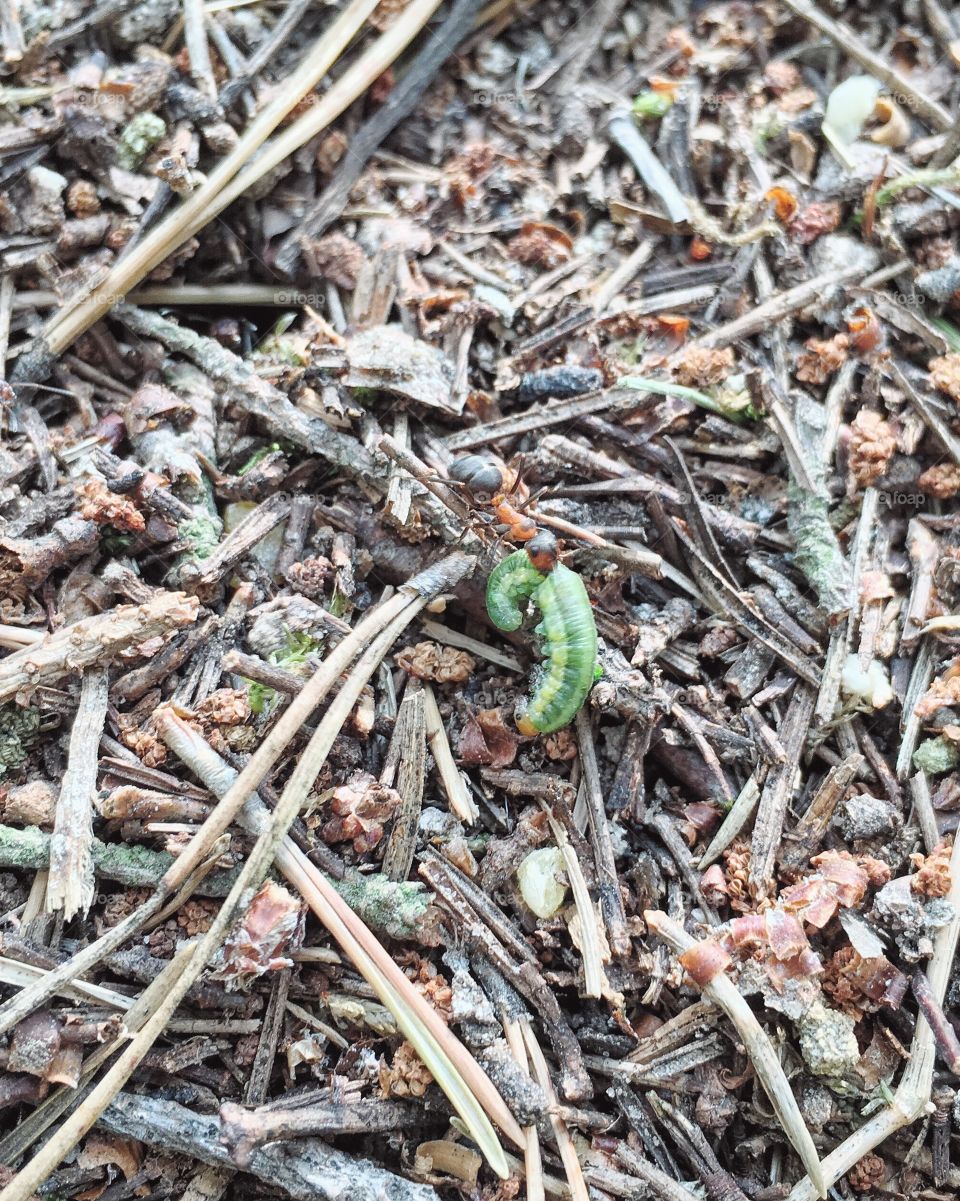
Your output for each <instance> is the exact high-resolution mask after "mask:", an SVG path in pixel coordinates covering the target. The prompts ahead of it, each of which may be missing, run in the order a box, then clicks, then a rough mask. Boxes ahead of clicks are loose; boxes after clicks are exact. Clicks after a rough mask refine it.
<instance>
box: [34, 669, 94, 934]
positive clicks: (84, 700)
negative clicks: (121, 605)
mask: <svg viewBox="0 0 960 1201" xmlns="http://www.w3.org/2000/svg"><path fill="white" fill-rule="evenodd" d="M108 687H109V678H108V675H107V669H106V668H105V667H91V668H90V670H89V671H86V672H84V674H83V680H82V682H81V685H80V703H79V705H78V707H77V715H76V717H75V718H74V721H73V728H72V729H71V731H70V750H69V753H68V757H67V770H66V771H65V772H64V773H63V782H62V784H61V786H60V798H59V800H58V802H57V814H56V820H55V823H54V827H53V837H52V838H51V839H50V869H49V871H50V878H49V880H48V881H47V912H48V913H56V912H57V911H58V910H62V911H63V917H64V921H70V919H71V918H72V917H73V915H74V914H75V913H77V912H78V911H79V910H83V912H84V913H86V911H87V910H88V909H89V908H90V902H91V901H92V900H93V883H94V880H93V856H92V855H91V853H90V844H91V842H92V840H93V812H92V808H91V802H92V800H93V796H94V793H95V791H96V787H97V762H98V760H99V757H100V737H101V735H102V734H103V724H104V722H105V721H106V719H107V700H108Z"/></svg>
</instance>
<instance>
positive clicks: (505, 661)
mask: <svg viewBox="0 0 960 1201" xmlns="http://www.w3.org/2000/svg"><path fill="white" fill-rule="evenodd" d="M420 628H421V629H422V630H423V632H424V633H425V634H426V636H427V637H428V638H432V639H433V640H434V642H440V643H442V644H443V645H444V646H455V647H458V648H459V649H460V650H462V651H469V652H470V654H471V655H476V656H477V658H478V659H486V661H487V662H488V663H495V664H496V665H497V666H498V667H505V668H506V669H507V671H516V672H521V671H523V664H522V663H521V662H520V660H519V659H517V658H515V657H514V656H513V655H505V654H504V653H503V651H500V650H498V649H497V648H496V647H495V646H489V645H488V644H487V643H486V642H481V641H480V640H479V639H477V638H471V637H470V636H469V634H461V633H460V631H459V630H452V629H450V627H449V626H445V625H444V624H443V623H442V622H439V621H433V620H431V619H430V618H426V617H425V618H424V619H423V620H422V621H421V622H420Z"/></svg>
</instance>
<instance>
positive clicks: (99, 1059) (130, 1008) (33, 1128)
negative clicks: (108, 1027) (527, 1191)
mask: <svg viewBox="0 0 960 1201" xmlns="http://www.w3.org/2000/svg"><path fill="white" fill-rule="evenodd" d="M169 985H170V976H168V975H167V973H166V971H163V972H161V973H160V975H159V976H157V977H156V978H155V979H154V980H152V981H151V982H150V984H148V985H147V987H146V988H145V989H144V990H143V992H142V993H141V994H140V996H139V997H137V998H136V1000H131V998H130V997H121V998H120V1000H121V1001H122V1003H123V1006H124V1007H127V1009H126V1013H125V1014H124V1017H123V1033H124V1036H132V1035H134V1034H136V1033H137V1032H138V1031H139V1030H140V1029H141V1028H142V1026H143V1024H144V1022H145V1021H146V1020H147V1019H148V1018H149V1017H150V1015H151V1014H152V1013H153V1011H154V1010H155V1009H156V1007H157V1005H158V1004H159V1003H160V1001H161V1000H163V997H164V996H165V994H166V991H167V988H168V987H169ZM75 987H77V988H95V987H96V986H95V985H85V984H82V982H80V983H78V985H76V986H75ZM101 991H103V992H106V990H105V989H103V990H101ZM91 995H93V994H91ZM120 1045H121V1041H120V1040H119V1039H115V1040H114V1041H113V1042H109V1043H105V1044H104V1045H103V1046H100V1047H97V1048H96V1049H95V1050H92V1051H91V1052H90V1054H89V1055H87V1056H86V1058H85V1059H84V1061H83V1067H82V1068H81V1070H80V1082H79V1085H78V1087H77V1088H72V1087H71V1086H70V1085H66V1084H65V1085H63V1086H62V1087H61V1088H58V1089H57V1090H56V1092H52V1093H51V1094H50V1095H49V1096H48V1097H46V1098H45V1099H44V1100H43V1101H41V1103H40V1104H39V1105H38V1106H37V1107H36V1109H34V1110H33V1111H32V1112H31V1113H30V1114H29V1115H28V1116H27V1117H25V1118H24V1119H23V1120H22V1121H21V1122H19V1123H18V1125H17V1126H16V1127H15V1128H14V1129H13V1130H12V1131H11V1132H10V1133H9V1134H8V1135H7V1136H6V1138H4V1139H3V1141H2V1143H0V1162H3V1163H12V1162H13V1161H14V1160H15V1159H19V1157H20V1156H21V1155H23V1154H24V1152H26V1151H27V1150H28V1149H29V1148H30V1147H31V1146H32V1145H33V1144H34V1143H35V1142H36V1140H37V1139H38V1138H39V1137H40V1135H41V1134H43V1132H44V1130H46V1129H48V1128H49V1127H50V1126H51V1125H52V1124H53V1123H54V1122H56V1121H57V1120H58V1119H59V1118H61V1117H63V1115H64V1114H65V1113H69V1112H70V1111H71V1110H73V1109H75V1108H76V1107H77V1106H78V1105H79V1104H80V1102H81V1101H82V1100H83V1098H84V1096H85V1095H86V1090H87V1085H88V1083H89V1082H90V1080H91V1078H92V1077H93V1075H94V1074H95V1073H96V1071H97V1070H98V1069H99V1068H100V1067H102V1066H103V1064H104V1063H106V1061H107V1060H108V1059H110V1058H111V1057H112V1056H113V1055H115V1054H116V1052H117V1049H118V1047H119V1046H120Z"/></svg>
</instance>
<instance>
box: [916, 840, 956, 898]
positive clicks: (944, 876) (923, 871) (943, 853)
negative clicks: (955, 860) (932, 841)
mask: <svg viewBox="0 0 960 1201" xmlns="http://www.w3.org/2000/svg"><path fill="white" fill-rule="evenodd" d="M952 852H953V848H952V846H951V844H950V843H949V842H941V843H939V844H938V845H937V846H935V847H934V848H933V850H932V851H931V852H930V854H929V855H927V856H926V857H924V856H923V855H919V854H915V855H911V856H910V862H911V863H912V864H913V866H914V868H915V869H916V873H915V874H914V875H913V876H911V877H910V889H911V891H912V892H915V893H918V894H919V895H920V896H924V897H945V896H946V895H947V893H948V892H949V891H950V856H951V854H952Z"/></svg>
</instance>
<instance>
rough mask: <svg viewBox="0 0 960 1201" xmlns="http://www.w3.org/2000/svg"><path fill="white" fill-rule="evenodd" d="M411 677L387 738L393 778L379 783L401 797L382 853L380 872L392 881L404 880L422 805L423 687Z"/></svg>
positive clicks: (415, 843) (424, 769) (412, 850)
mask: <svg viewBox="0 0 960 1201" xmlns="http://www.w3.org/2000/svg"><path fill="white" fill-rule="evenodd" d="M416 683H417V682H416V681H414V680H411V681H410V682H409V683H408V684H407V687H406V690H405V691H404V694H403V701H402V702H401V704H400V710H399V712H398V713H397V721H396V724H395V725H394V727H393V738H392V739H391V741H390V752H389V758H390V759H395V766H394V767H393V768H392V769H391V771H390V776H391V777H393V776H394V773H395V774H396V781H395V782H394V779H393V778H390V779H385V778H384V775H383V774H381V777H380V780H381V783H384V784H388V785H390V786H393V787H396V790H397V792H398V793H399V794H400V796H401V797H402V798H403V800H402V804H401V805H400V808H399V810H398V812H397V816H396V819H395V821H394V823H393V829H392V830H391V832H390V838H389V839H388V841H387V847H386V850H385V851H384V854H383V874H384V875H385V876H387V877H388V878H389V879H391V880H406V878H407V876H409V875H410V868H411V867H412V866H413V857H414V854H415V852H416V849H417V827H418V825H419V823H420V813H421V810H422V808H423V783H424V775H425V771H426V761H427V743H426V720H425V718H424V713H423V689H422V688H420V687H415V685H416Z"/></svg>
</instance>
